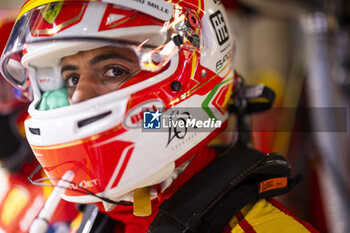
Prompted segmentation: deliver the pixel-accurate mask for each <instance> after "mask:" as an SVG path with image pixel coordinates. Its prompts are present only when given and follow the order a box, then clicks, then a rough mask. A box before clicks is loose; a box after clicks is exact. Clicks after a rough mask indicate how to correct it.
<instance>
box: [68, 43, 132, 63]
mask: <svg viewBox="0 0 350 233" xmlns="http://www.w3.org/2000/svg"><path fill="white" fill-rule="evenodd" d="M101 55H115V56H112V57H118V58H121V59H124V60H127V61H129V62H137V56H136V54H135V53H134V52H133V50H131V49H129V48H117V47H112V46H105V47H100V48H96V49H91V50H87V51H80V52H78V53H76V54H73V55H70V56H66V57H63V58H62V59H61V64H62V65H65V64H79V65H82V64H81V63H84V64H87V65H90V63H91V61H93V59H94V58H96V57H99V56H101Z"/></svg>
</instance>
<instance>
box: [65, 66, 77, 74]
mask: <svg viewBox="0 0 350 233" xmlns="http://www.w3.org/2000/svg"><path fill="white" fill-rule="evenodd" d="M67 70H79V67H77V66H73V65H66V66H63V67H62V69H61V74H62V73H63V72H65V71H67Z"/></svg>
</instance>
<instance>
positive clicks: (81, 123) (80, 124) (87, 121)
mask: <svg viewBox="0 0 350 233" xmlns="http://www.w3.org/2000/svg"><path fill="white" fill-rule="evenodd" d="M111 113H112V111H108V112H104V113H101V114H99V115H97V116H93V117H90V118H87V119H84V120H80V121H78V127H79V128H82V127H84V126H86V125H89V124H91V123H93V122H95V121H98V120H100V119H102V118H104V117H106V116H108V115H110V114H111Z"/></svg>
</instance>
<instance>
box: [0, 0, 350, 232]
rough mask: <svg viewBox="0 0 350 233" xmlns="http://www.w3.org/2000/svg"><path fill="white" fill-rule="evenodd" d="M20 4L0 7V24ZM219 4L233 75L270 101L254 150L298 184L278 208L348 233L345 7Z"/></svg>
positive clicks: (258, 119)
mask: <svg viewBox="0 0 350 233" xmlns="http://www.w3.org/2000/svg"><path fill="white" fill-rule="evenodd" d="M24 2H25V1H24V0H11V1H7V0H0V17H1V18H4V17H6V16H8V15H11V14H16V13H17V12H18V11H19V9H20V6H21V5H22V4H23V3H24ZM222 2H223V3H224V5H225V6H226V7H227V9H228V10H229V19H230V22H229V23H230V24H231V27H232V30H233V32H234V34H235V37H236V44H235V46H236V54H235V58H234V62H235V67H236V70H237V71H238V72H239V73H240V74H242V75H243V77H244V78H245V80H246V83H247V84H251V85H253V84H257V83H265V85H267V86H269V87H271V88H272V89H274V90H275V92H276V95H277V97H276V100H275V103H274V108H273V109H272V110H269V111H268V112H264V113H259V114H255V115H254V116H253V118H252V126H253V139H254V145H255V146H256V147H257V148H259V149H260V150H263V151H265V152H272V151H273V152H279V153H282V154H283V155H285V156H286V157H287V159H288V160H289V161H290V162H291V164H292V166H293V170H294V172H295V173H301V174H303V175H304V178H305V179H304V182H303V183H301V184H300V185H298V186H297V187H296V188H295V189H294V190H293V191H292V192H290V193H289V194H287V195H285V196H283V197H282V198H280V201H282V202H283V203H284V204H285V205H286V206H287V207H288V208H289V209H290V210H291V211H292V212H294V213H295V214H296V215H297V216H300V217H301V218H302V219H303V220H306V221H308V222H310V223H311V224H313V225H314V226H315V227H316V228H317V229H318V230H320V232H335V233H343V232H344V233H347V232H350V221H348V220H349V219H350V182H348V181H347V178H349V177H350V176H349V175H350V169H349V168H350V159H349V156H348V155H349V144H350V143H349V139H350V137H349V136H350V135H349V130H348V129H349V126H348V123H347V122H348V119H349V116H348V108H349V97H350V96H349V93H350V92H349V89H350V76H349V67H350V59H349V53H350V48H349V47H350V46H349V45H350V44H349V42H350V41H349V22H350V21H349V19H350V18H349V16H350V1H348V0H308V1H307V0H222ZM1 40H2V41H1V43H4V42H5V41H4V40H5V38H1Z"/></svg>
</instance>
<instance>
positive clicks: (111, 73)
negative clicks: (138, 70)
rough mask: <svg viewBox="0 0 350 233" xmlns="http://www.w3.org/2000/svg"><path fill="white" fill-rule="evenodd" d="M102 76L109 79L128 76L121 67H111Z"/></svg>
mask: <svg viewBox="0 0 350 233" xmlns="http://www.w3.org/2000/svg"><path fill="white" fill-rule="evenodd" d="M104 75H105V76H107V77H111V78H119V77H124V76H125V75H129V72H128V71H127V70H126V69H124V68H123V67H120V66H113V67H109V68H107V69H106V72H105V74H104Z"/></svg>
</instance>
